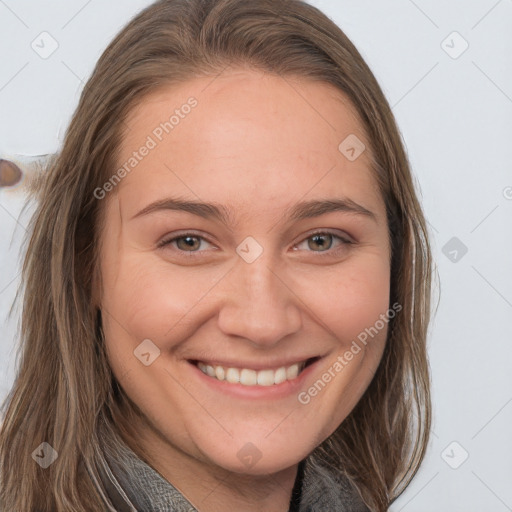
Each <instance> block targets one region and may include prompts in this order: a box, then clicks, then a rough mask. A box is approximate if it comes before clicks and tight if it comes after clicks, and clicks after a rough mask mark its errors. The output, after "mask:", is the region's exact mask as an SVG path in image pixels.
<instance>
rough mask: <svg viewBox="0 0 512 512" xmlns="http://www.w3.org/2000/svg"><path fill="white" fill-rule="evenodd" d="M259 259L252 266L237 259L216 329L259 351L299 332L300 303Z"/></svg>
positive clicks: (266, 262) (275, 272) (266, 263)
mask: <svg viewBox="0 0 512 512" xmlns="http://www.w3.org/2000/svg"><path fill="white" fill-rule="evenodd" d="M268 263H269V262H268V261H267V259H266V258H264V257H263V256H261V257H260V258H258V259H257V260H256V261H254V262H252V263H246V262H245V261H243V260H241V259H240V260H239V261H238V262H237V264H236V266H235V268H234V269H233V270H232V271H231V272H230V273H229V275H228V276H226V280H227V282H226V283H225V284H224V285H225V286H224V290H223V291H224V293H225V295H224V301H223V304H222V307H221V309H220V312H219V316H218V324H219V328H220V330H221V331H222V332H223V333H224V334H226V335H228V336H229V335H230V336H238V337H241V338H244V339H245V340H247V341H249V342H251V343H252V344H253V345H256V346H260V347H261V348H270V347H272V346H274V345H276V344H277V343H279V341H280V340H281V339H282V338H284V337H286V336H289V335H291V334H294V333H296V332H298V331H299V329H300V328H301V326H302V320H301V315H300V308H299V306H298V304H300V300H299V299H298V298H297V296H296V295H295V294H294V293H293V290H292V289H290V288H289V287H288V286H287V284H286V280H285V278H284V275H280V273H279V271H276V270H275V269H274V268H271V267H270V266H269V264H268Z"/></svg>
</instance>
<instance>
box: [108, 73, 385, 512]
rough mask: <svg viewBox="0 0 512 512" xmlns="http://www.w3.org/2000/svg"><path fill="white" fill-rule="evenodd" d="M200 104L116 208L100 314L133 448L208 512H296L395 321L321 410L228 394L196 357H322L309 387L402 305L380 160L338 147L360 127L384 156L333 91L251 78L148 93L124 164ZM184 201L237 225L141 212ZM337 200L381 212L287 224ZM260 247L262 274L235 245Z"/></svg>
mask: <svg viewBox="0 0 512 512" xmlns="http://www.w3.org/2000/svg"><path fill="white" fill-rule="evenodd" d="M190 96H194V97H195V98H196V99H197V101H198V105H197V107H195V108H194V109H192V111H191V112H190V113H189V114H188V115H187V116H186V117H185V118H184V119H181V120H180V123H179V125H177V126H176V127H175V128H174V129H173V131H172V132H170V133H169V134H166V135H165V137H164V138H163V140H162V141H161V142H159V143H158V145H157V146H156V147H155V148H154V149H152V150H151V151H150V152H149V154H148V155H147V156H146V157H145V158H144V159H142V161H141V162H140V163H139V164H138V165H137V166H136V167H135V168H134V169H133V170H132V171H131V172H130V173H129V174H128V175H127V176H126V177H124V178H123V179H122V181H121V182H120V183H119V185H117V187H116V188H115V190H114V191H113V192H110V193H109V194H108V195H107V197H106V198H105V199H104V203H103V205H102V206H103V207H104V215H105V227H104V229H103V231H102V233H101V247H100V268H101V286H100V288H101V292H100V294H99V305H100V307H101V310H102V317H103V327H104V333H105V340H106V346H107V353H108V357H109V361H110V364H111V366H112V369H113V372H114V374H115V376H116V377H117V379H118V380H119V382H120V384H121V386H122V387H123V389H124V390H125V392H126V394H127V395H128V397H129V398H130V399H131V400H132V401H133V403H135V404H136V405H137V406H138V408H139V409H140V410H141V411H142V413H143V415H144V419H143V420H141V421H133V420H130V421H129V422H127V425H126V427H127V428H130V429H132V431H133V432H134V433H135V435H136V439H137V440H138V446H136V447H133V448H134V449H135V448H136V449H137V450H138V451H140V452H142V453H144V454H145V456H146V459H147V460H148V461H149V462H150V463H151V465H152V466H153V467H154V468H155V469H156V470H157V471H158V472H159V473H160V474H161V475H162V476H164V477H165V478H166V479H167V480H169V481H170V482H171V483H173V485H174V486H175V487H177V488H178V489H179V490H180V491H181V492H182V493H183V494H184V495H185V496H186V497H187V498H188V499H189V500H190V501H191V502H192V503H193V504H194V505H195V506H196V507H197V508H198V509H199V510H201V511H203V512H217V511H221V510H222V511H224V510H244V511H256V510H266V511H270V512H284V511H287V510H288V504H289V500H290V495H291V490H292V487H293V484H294V480H295V477H296V472H297V465H298V462H299V461H300V460H302V459H304V458H305V457H307V456H308V454H309V453H311V451H312V450H313V449H314V448H315V447H316V446H318V445H319V444H320V443H321V442H322V441H323V440H324V439H326V438H327V437H328V436H329V435H330V434H331V433H332V432H333V431H334V430H335V429H336V428H337V427H338V426H339V425H340V424H341V422H342V421H343V420H344V419H345V418H346V417H347V415H348V414H349V413H350V411H351V410H352V409H353V407H354V406H355V404H356V403H357V402H358V401H359V399H360V397H361V396H362V394H363V393H364V391H365V390H366V388H367V387H368V385H369V383H370V381H371V379H372V377H373V375H374V372H375V371H376V368H377V365H378V363H379V361H380V359H381V356H382V352H383V349H384V345H385V338H386V327H387V326H386V327H385V328H384V329H382V330H381V331H380V332H379V334H378V335H377V336H375V337H374V338H372V339H371V341H370V342H369V343H368V344H367V345H366V346H364V345H362V350H361V351H360V352H359V353H358V354H357V355H355V356H354V358H353V359H352V360H351V361H350V362H349V363H348V364H347V365H346V366H345V367H344V368H343V371H340V372H338V373H337V374H336V377H335V378H333V379H332V380H331V381H330V382H329V383H328V385H326V386H325V388H324V389H322V391H321V392H319V393H318V394H317V396H315V397H314V398H312V399H311V401H310V402H309V403H308V404H306V405H303V404H301V403H299V402H298V400H297V393H292V394H290V395H289V396H284V397H279V398H274V399H273V398H258V399H244V398H240V397H234V396H229V395H225V394H223V393H222V392H219V391H218V390H217V389H213V388H212V387H210V386H209V385H206V384H205V383H204V379H202V378H201V379H200V378H199V377H198V374H197V370H196V368H195V367H193V366H192V365H191V363H190V362H189V360H190V359H202V360H208V358H219V359H220V360H223V359H226V360H230V361H231V360H233V359H237V360H238V359H239V360H242V361H255V362H268V361H271V360H272V361H273V360H275V359H279V358H284V359H293V358H294V357H296V358H301V357H303V356H306V357H311V356H315V355H317V356H322V357H323V358H322V359H321V360H320V361H319V363H318V365H317V366H318V367H317V368H316V369H315V371H314V372H313V373H312V374H310V375H308V378H307V379H306V380H305V381H304V383H303V385H302V386H301V387H300V389H299V391H304V390H306V391H307V389H308V388H310V387H311V386H312V385H313V384H314V382H315V381H317V380H318V378H319V377H320V376H321V375H322V373H324V372H325V371H327V370H328V369H329V368H330V367H332V365H333V363H334V362H335V361H336V359H337V357H338V356H343V354H344V353H345V352H346V351H347V350H348V349H349V348H350V346H351V343H352V341H353V340H355V339H356V338H357V335H358V334H359V333H361V332H362V331H363V330H364V329H365V328H367V327H370V326H373V325H374V324H375V322H376V320H378V319H379V315H381V314H383V313H385V312H386V311H387V310H388V308H389V286H390V247H389V241H388V227H387V223H386V213H385V205H384V201H383V199H382V197H381V195H380V194H379V191H378V188H377V183H376V180H375V178H374V176H373V175H372V171H371V170H370V165H369V158H368V157H369V155H368V153H369V149H367V150H366V151H365V152H363V154H362V155H361V156H360V157H359V158H357V159H356V160H355V161H353V162H351V161H349V160H348V159H347V158H346V157H345V156H344V155H343V154H342V153H341V152H340V151H339V150H338V146H339V144H340V143H341V141H343V140H344V139H345V138H346V137H347V136H348V135H350V134H355V135H357V137H358V138H359V139H360V140H362V141H364V143H365V144H366V147H367V148H369V142H368V140H367V138H366V136H365V134H364V131H363V128H362V126H361V124H360V122H359V121H358V119H357V116H356V115H355V114H354V111H353V108H352V107H351V106H350V104H349V103H348V100H347V99H346V98H345V97H344V96H343V94H342V93H341V92H340V91H339V90H337V89H336V88H334V87H333V86H331V85H329V84H326V83H321V82H312V81H308V80H302V79H293V80H292V79H291V78H288V77H287V78H286V80H285V79H283V78H281V77H277V76H273V75H269V74H265V73H261V72H257V71H254V70H249V69H242V68H237V69H230V70H227V71H224V72H223V73H222V74H221V75H220V76H218V77H217V78H215V79H212V77H206V78H197V79H193V80H190V81H187V82H186V83H182V84H180V85H173V86H172V87H164V88H162V89H161V90H159V91H158V92H156V93H154V94H152V95H151V96H149V97H147V98H146V99H145V100H144V101H143V102H142V103H140V104H139V105H138V106H137V107H136V108H135V109H134V110H133V111H132V112H131V114H130V116H129V118H128V120H127V125H128V126H129V130H127V132H126V134H125V136H124V138H123V141H122V146H121V150H120V153H119V159H118V163H119V165H120V166H121V165H122V164H123V162H125V161H126V160H127V159H128V158H130V156H131V155H132V152H133V151H135V150H137V149H138V148H140V146H141V145H142V144H144V142H145V141H146V140H147V137H148V135H150V134H151V133H152V132H153V130H154V129H155V127H157V126H158V125H159V124H160V123H161V122H163V121H164V120H166V119H168V118H169V115H170V114H169V113H172V112H173V111H174V109H176V108H179V107H180V106H181V105H183V104H184V103H186V101H187V99H188V98H189V97H190ZM170 196H172V197H177V196H178V197H180V198H182V199H189V200H196V201H202V202H215V203H218V204H220V205H223V206H225V207H226V208H231V209H232V219H231V220H232V223H231V224H230V225H229V226H226V225H224V224H223V223H222V222H220V221H219V220H216V219H214V218H208V219H206V218H202V217H199V216H197V215H194V214H192V213H188V212H183V211H174V210H160V211H158V212H153V213H150V214H147V215H141V216H136V214H137V213H138V212H139V211H140V210H142V209H143V208H145V207H146V206H147V205H149V204H150V203H152V202H153V201H156V200H159V199H164V198H167V197H170ZM327 198H350V199H351V200H353V201H355V202H357V203H358V204H360V205H362V206H364V207H365V208H366V209H368V210H370V211H371V212H373V213H374V215H375V219H372V218H370V217H368V216H364V215H359V214H354V213H347V212H340V211H337V212H330V213H326V214H323V215H320V216H317V217H314V218H308V219H302V220H290V219H289V218H288V217H287V209H288V208H290V207H291V206H293V205H294V204H295V203H297V202H299V201H305V200H313V199H327ZM317 229H324V230H328V231H330V232H332V233H333V234H334V235H336V236H340V237H345V238H347V237H348V239H349V240H351V241H352V242H353V243H352V244H346V243H343V242H342V240H341V239H338V238H336V236H334V237H333V238H330V237H329V235H324V237H323V238H322V237H321V239H320V242H318V241H317V240H316V239H315V238H311V237H312V235H311V232H312V231H313V230H317ZM189 231H193V233H192V236H202V237H203V238H199V239H192V249H190V248H189V249H187V244H185V243H184V242H183V239H182V240H181V242H179V241H174V242H172V243H171V244H170V245H167V246H164V247H160V248H159V247H157V244H158V242H160V241H162V240H164V239H167V240H169V239H170V238H172V236H174V234H176V236H178V235H181V236H183V234H184V233H186V232H189ZM189 236H190V235H189ZM248 236H251V237H253V238H254V239H255V240H256V241H257V242H258V244H259V245H260V246H261V248H262V249H263V252H262V254H261V255H260V256H259V257H258V258H257V259H256V260H255V261H253V262H252V263H247V262H246V261H245V260H244V259H243V258H242V257H240V256H239V254H238V253H237V251H236V249H237V247H238V246H239V244H241V242H242V241H244V239H245V238H246V237H248ZM315 242H316V243H315ZM326 248H327V249H326ZM194 249H195V251H196V253H195V257H194V255H192V256H191V255H190V252H192V250H194ZM187 250H188V253H187ZM187 258H188V259H187ZM144 339H150V340H151V341H152V343H154V344H155V345H156V346H157V347H158V348H159V350H160V355H159V356H158V357H157V358H156V359H155V360H154V362H152V364H150V365H149V366H145V365H144V364H142V363H141V361H140V360H139V359H138V358H137V357H135V356H134V350H135V349H136V348H137V347H138V346H139V344H140V343H141V342H142V340H144ZM247 443H252V445H254V447H256V450H257V452H258V453H259V454H260V455H261V458H260V459H259V460H258V461H257V462H256V463H255V464H252V465H248V464H247V463H245V464H244V462H243V461H242V460H241V457H240V456H238V455H237V453H238V452H239V450H240V449H241V448H243V447H244V446H245V447H246V448H245V449H246V450H247V449H250V450H254V448H247V446H248V445H247Z"/></svg>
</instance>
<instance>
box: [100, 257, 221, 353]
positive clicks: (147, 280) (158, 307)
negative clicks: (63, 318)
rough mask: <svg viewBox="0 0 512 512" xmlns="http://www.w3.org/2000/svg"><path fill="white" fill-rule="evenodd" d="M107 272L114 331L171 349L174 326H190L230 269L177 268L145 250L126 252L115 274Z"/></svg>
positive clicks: (106, 296)
mask: <svg viewBox="0 0 512 512" xmlns="http://www.w3.org/2000/svg"><path fill="white" fill-rule="evenodd" d="M106 271H107V272H106V279H104V282H105V293H104V297H103V307H104V309H105V310H106V312H107V313H108V314H107V316H110V317H111V318H110V328H111V329H112V331H113V332H118V333H119V334H120V335H121V336H122V338H124V339H126V338H127V337H128V338H131V339H132V340H133V342H134V343H135V342H137V340H138V343H140V342H141V341H142V340H144V339H146V338H149V339H151V340H153V341H154V342H155V343H156V344H157V345H158V346H161V347H162V348H163V347H164V346H165V348H167V349H170V348H172V346H170V345H172V340H173V339H176V337H177V336H176V335H175V334H173V335H172V336H171V335H170V333H171V331H172V330H173V329H174V328H175V327H176V328H177V329H179V330H180V332H181V331H182V330H183V329H184V328H185V329H186V328H187V325H189V324H190V323H191V321H192V318H194V312H195V308H196V307H197V306H198V305H199V304H200V303H201V302H202V301H207V300H208V299H207V296H208V292H209V291H210V290H211V289H212V287H214V286H215V283H216V282H218V281H219V280H220V279H221V278H222V276H223V274H225V272H226V270H225V269H224V271H222V270H219V269H210V270H207V269H200V268H199V267H188V268H185V267H183V268H178V267H176V266H173V265H171V264H170V263H168V262H165V261H164V260H161V259H157V258H153V257H150V256H148V255H147V254H144V253H138V254H137V253H134V254H125V255H124V256H123V257H122V258H121V259H120V260H119V261H118V262H117V266H116V271H115V272H116V276H115V279H114V278H113V273H112V272H109V269H106ZM109 273H110V278H109V277H108V274H109ZM199 309H200V308H199ZM104 326H105V323H104ZM174 332H176V331H174Z"/></svg>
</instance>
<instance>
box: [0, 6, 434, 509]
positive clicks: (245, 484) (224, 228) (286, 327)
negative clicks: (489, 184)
mask: <svg viewBox="0 0 512 512" xmlns="http://www.w3.org/2000/svg"><path fill="white" fill-rule="evenodd" d="M185 106H186V107H187V108H185ZM51 162H52V163H51V166H50V168H49V170H48V173H47V178H46V180H45V182H44V186H43V188H42V190H41V192H40V195H39V198H38V199H39V204H38V209H37V211H36V213H35V215H34V219H33V223H32V231H31V237H30V240H29V245H28V248H27V256H26V260H25V264H24V267H23V291H24V295H23V300H24V308H23V319H22V342H23V357H22V360H21V362H20V368H19V373H18V377H17V379H16V382H15V384H14V387H13V390H12V392H11V394H10V396H9V398H8V400H7V401H6V403H5V411H4V413H5V416H4V420H3V424H2V427H1V432H0V462H1V473H0V477H1V489H0V506H1V508H2V510H20V511H21V510H23V511H33V512H35V511H47V512H50V511H51V512H54V511H58V512H64V511H66V512H69V511H73V512H75V511H76V512H79V511H80V512H84V511H98V512H99V511H104V510H119V511H129V510H130V511H133V510H140V511H145V512H150V511H157V510H172V511H182V510H183V511H190V510H199V511H201V512H216V511H220V510H244V511H248V512H250V511H259V510H265V511H270V512H286V511H300V512H306V511H309V512H311V511H321V512H329V511H343V510H345V511H375V512H382V511H385V510H387V509H388V507H389V505H390V503H392V502H393V501H394V500H395V499H396V498H397V497H398V496H399V495H400V494H401V492H403V490H404V489H405V488H406V487H407V485H408V484H409V482H410V480H411V479H412V477H413V476H414V474H415V472H416V471H417V469H418V467H419V465H420V463H421V461H422V459H423V457H424V453H425V450H426V446H427V442H428V437H429V429H430V416H431V409H430V395H429V374H428V363H427V356H426V333H427V327H428V322H429V315H430V281H431V271H432V270H431V265H432V263H431V256H430V248H429V242H428V237H427V231H426V228H425V220H424V217H423V214H422V210H421V207H420V205H419V203H418V200H417V197H416V194H415V190H414V186H413V184H412V178H411V173H410V169H409V165H408V162H407V158H406V155H405V152H404V149H403V146H402V143H401V140H400V136H399V133H398V130H397V127H396V124H395V122H394V119H393V117H392V114H391V111H390V108H389V106H388V104H387V102H386V100H385V98H384V96H383V94H382V92H381V90H380V88H379V86H378V84H377V83H376V81H375V79H374V77H373V75H372V73H371V72H370V70H369V69H368V67H367V66H366V64H365V63H364V61H363V60H362V58H361V56H360V55H359V53H358V52H357V50H356V49H355V48H354V46H353V45H352V44H351V43H350V41H349V40H348V39H347V38H346V36H345V35H344V34H343V33H342V32H341V30H340V29H339V28H338V27H336V26H335V25H334V24H333V23H332V22H331V21H330V20H329V19H328V18H327V17H326V16H324V15H323V14H322V13H321V12H319V11H318V10H317V9H316V8H313V7H312V6H309V5H308V4H306V3H303V2H300V1H297V0H289V1H286V2H273V1H270V0H250V1H245V0H242V1H240V0H188V1H185V0H181V1H180V0H162V1H159V2H156V3H154V4H152V5H151V6H150V7H148V8H147V9H146V10H144V11H143V12H142V13H141V14H140V15H139V16H137V17H136V18H135V19H134V20H132V21H131V22H130V23H129V24H128V25H127V26H126V27H125V28H124V29H123V30H122V32H121V33H120V34H119V35H118V36H117V37H116V39H115V40H114V41H113V42H112V43H111V45H110V46H109V47H108V48H107V50H106V51H105V53H104V54H103V56H102V57H101V58H100V60H99V62H98V64H97V66H96V69H95V70H94V73H93V75H92V77H91V78H90V80H89V81H88V83H87V84H86V86H85V89H84V91H83V94H82V97H81V100H80V104H79V106H78V108H77V111H76V112H75V114H74V117H73V119H72V122H71V125H70V127H69V130H68V133H67V136H66V139H65V142H64V146H63V148H62V151H61V152H60V153H59V155H58V156H57V157H56V158H55V159H54V160H52V161H51Z"/></svg>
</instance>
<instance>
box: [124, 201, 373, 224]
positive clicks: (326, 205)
mask: <svg viewBox="0 0 512 512" xmlns="http://www.w3.org/2000/svg"><path fill="white" fill-rule="evenodd" d="M165 210H175V211H184V212H188V213H191V214H193V215H197V216H199V217H203V218H205V219H210V218H213V219H216V220H218V221H220V222H222V223H223V224H225V225H226V226H230V225H234V211H233V210H232V209H230V208H227V207H226V206H224V205H221V204H218V203H203V202H199V201H191V200H184V199H180V198H171V197H169V198H165V199H160V200H158V201H155V202H153V203H151V204H149V205H148V206H146V207H145V208H143V209H142V210H140V211H139V212H137V213H136V214H135V215H134V216H133V217H131V219H135V218H137V217H141V216H144V215H149V214H151V213H154V212H160V211H165ZM331 212H343V213H349V214H355V215H360V216H364V217H367V218H369V219H371V220H373V221H374V222H378V220H377V216H376V215H375V213H373V212H372V211H370V210H368V209H367V208H365V207H364V206H362V205H360V204H358V203H356V202H355V201H353V200H352V199H348V198H343V199H342V198H331V199H316V200H311V201H302V202H300V203H297V204H295V205H293V206H291V207H289V208H287V209H286V211H285V214H284V217H288V218H289V219H290V220H295V221H296V220H302V219H310V218H314V217H319V216H320V215H324V214H326V213H331ZM131 219H130V220H131Z"/></svg>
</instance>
